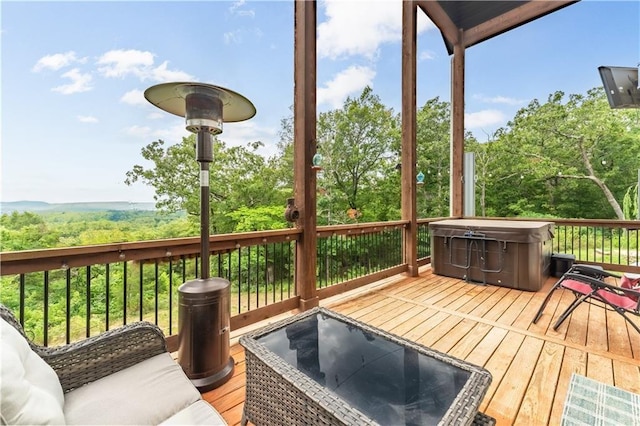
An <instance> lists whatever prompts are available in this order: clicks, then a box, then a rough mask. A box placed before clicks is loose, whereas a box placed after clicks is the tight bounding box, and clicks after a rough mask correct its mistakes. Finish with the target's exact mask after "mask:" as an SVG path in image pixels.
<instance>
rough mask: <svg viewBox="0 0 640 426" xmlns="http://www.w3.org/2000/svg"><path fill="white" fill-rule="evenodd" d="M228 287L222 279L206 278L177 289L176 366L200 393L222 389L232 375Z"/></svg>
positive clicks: (189, 282) (188, 282)
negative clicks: (221, 386)
mask: <svg viewBox="0 0 640 426" xmlns="http://www.w3.org/2000/svg"><path fill="white" fill-rule="evenodd" d="M230 287H231V286H230V283H229V281H227V280H225V279H223V278H206V279H196V280H192V281H187V282H186V283H184V284H182V285H181V286H180V288H178V297H179V312H178V315H179V331H178V342H179V343H178V363H179V364H180V366H182V369H183V370H184V372H185V374H186V375H187V377H188V378H189V379H190V380H191V382H192V383H193V384H194V386H196V388H198V390H199V391H200V392H206V391H209V390H211V389H214V388H216V387H218V386H220V385H222V384H223V383H225V382H226V381H227V380H229V379H230V378H231V376H232V375H233V369H234V364H235V363H234V360H233V358H232V357H230V356H229V331H230V318H229V310H230V300H229V299H230Z"/></svg>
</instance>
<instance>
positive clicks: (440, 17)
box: [414, 0, 460, 44]
mask: <svg viewBox="0 0 640 426" xmlns="http://www.w3.org/2000/svg"><path fill="white" fill-rule="evenodd" d="M414 3H416V4H417V5H418V6H419V7H420V9H422V11H423V12H424V13H425V14H426V15H427V16H428V17H429V19H431V22H433V23H434V24H435V26H436V27H438V28H439V29H440V31H441V32H442V34H443V35H444V37H445V38H446V39H447V40H449V43H451V44H456V43H457V42H458V39H459V37H460V32H459V31H458V27H456V25H455V24H454V23H453V21H452V20H451V18H449V15H447V12H445V11H444V9H443V8H442V6H440V3H438V2H437V1H433V0H417V1H415V2H414Z"/></svg>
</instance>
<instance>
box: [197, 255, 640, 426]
mask: <svg viewBox="0 0 640 426" xmlns="http://www.w3.org/2000/svg"><path fill="white" fill-rule="evenodd" d="M555 281H556V279H555V278H550V279H548V280H547V282H546V283H545V286H544V287H543V288H542V290H540V291H539V292H526V291H520V290H514V289H508V288H504V287H497V286H492V285H488V286H482V285H477V284H473V283H466V282H465V281H463V280H459V279H456V278H448V277H442V276H438V275H434V274H433V273H432V272H431V268H430V267H426V268H423V269H422V270H421V273H420V275H419V276H418V277H404V276H399V277H393V278H389V279H387V280H384V281H380V282H377V283H374V284H371V285H369V286H367V287H364V288H361V289H359V290H356V291H353V292H350V293H345V294H343V295H340V296H336V297H334V298H332V299H326V300H323V301H321V306H324V307H327V308H329V309H332V310H334V311H336V312H339V313H341V314H344V315H348V316H350V317H352V318H355V319H357V320H359V321H363V322H366V323H368V324H371V325H373V326H375V327H379V328H381V329H383V330H386V331H388V332H391V333H394V334H397V335H400V336H403V337H404V338H407V339H409V340H413V341H415V342H419V343H421V344H423V345H426V346H429V347H431V348H434V349H436V350H439V351H441V352H446V353H448V354H450V355H452V356H455V357H458V358H461V359H464V360H466V361H469V362H471V363H473V364H476V365H480V366H483V367H485V368H486V369H488V370H489V371H490V372H491V374H492V375H493V382H492V384H491V387H490V388H489V391H488V392H487V395H486V397H485V398H484V401H483V403H482V405H481V406H480V410H481V411H483V412H485V413H486V414H488V415H490V416H492V417H495V418H496V420H497V424H498V425H510V424H522V425H538V424H540V425H542V424H560V418H561V415H562V407H563V404H564V400H565V395H566V392H567V388H568V385H569V379H570V377H571V373H573V372H575V373H578V374H581V375H585V376H587V377H590V378H593V379H595V380H598V381H601V382H604V383H608V384H611V385H614V386H617V387H620V388H622V389H626V390H629V391H631V392H635V393H640V334H638V333H637V332H636V331H635V330H634V329H633V328H632V327H631V326H630V325H628V324H627V323H626V322H625V321H624V319H623V318H622V317H621V316H620V315H618V314H617V313H615V312H611V311H605V310H604V309H602V308H600V307H596V306H590V305H588V304H583V306H580V307H579V308H578V309H576V311H575V312H574V313H573V314H572V316H571V317H570V318H569V319H567V320H566V321H565V322H564V323H563V324H562V325H561V326H560V328H559V329H558V331H554V330H553V329H552V327H551V325H552V324H553V323H554V322H555V320H556V318H557V317H558V315H559V314H560V313H561V312H562V311H563V308H564V307H565V306H567V305H568V304H569V303H570V302H571V301H572V300H573V296H572V295H571V294H570V293H569V292H567V291H557V292H555V294H554V295H553V297H552V298H551V300H550V302H549V304H548V306H547V308H546V310H545V312H544V315H543V316H542V318H541V319H540V321H538V323H537V324H531V319H532V318H533V317H534V315H535V313H536V311H537V310H538V308H539V306H540V304H541V303H542V300H543V299H544V297H545V295H546V294H547V292H548V290H549V288H550V287H551V285H552V284H553V283H554V282H555ZM280 318H282V316H280V317H276V318H273V319H271V320H269V321H268V322H273V321H276V320H278V319H280ZM634 319H635V318H634ZM635 320H636V321H637V319H635ZM637 322H638V323H640V321H637ZM266 323H267V321H265V322H263V323H260V324H257V325H256V326H254V327H252V329H253V328H257V327H260V326H263V325H265V324H266ZM247 331H249V330H246V329H245V330H238V332H236V333H234V334H233V335H232V347H231V354H232V356H233V358H234V359H235V362H236V366H235V372H234V376H233V377H232V378H231V379H230V380H229V382H227V383H226V384H225V385H223V386H221V387H220V388H218V389H214V390H213V391H210V392H207V393H205V394H203V397H204V399H205V400H207V401H208V402H209V403H211V404H212V405H213V406H214V407H215V408H216V409H217V410H218V411H219V412H220V413H221V414H222V416H223V417H224V418H225V420H226V421H227V422H228V423H229V424H230V425H236V424H239V423H240V419H241V416H242V407H243V404H244V398H245V389H244V386H245V363H244V350H243V348H242V347H241V346H240V345H239V344H237V338H238V336H239V335H240V334H242V333H246V332H247Z"/></svg>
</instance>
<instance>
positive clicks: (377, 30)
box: [318, 0, 435, 59]
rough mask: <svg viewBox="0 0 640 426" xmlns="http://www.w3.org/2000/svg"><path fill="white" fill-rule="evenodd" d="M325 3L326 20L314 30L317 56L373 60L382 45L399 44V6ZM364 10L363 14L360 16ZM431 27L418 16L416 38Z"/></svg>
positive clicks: (337, 0)
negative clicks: (355, 56) (357, 56)
mask: <svg viewBox="0 0 640 426" xmlns="http://www.w3.org/2000/svg"><path fill="white" fill-rule="evenodd" d="M364 3H365V1H344V0H326V1H324V2H323V3H322V4H323V5H324V9H325V14H326V16H327V20H326V21H325V22H322V23H321V24H320V25H319V26H318V56H319V57H320V58H325V57H328V58H331V59H337V58H341V57H345V56H352V55H362V56H365V57H367V58H369V59H373V58H375V56H376V54H377V51H378V48H379V46H380V45H381V44H383V43H388V42H397V41H400V40H402V2H401V1H399V0H396V1H366V4H364ZM365 10H366V12H364V11H365ZM430 28H435V26H434V25H433V24H432V23H431V21H429V19H428V18H427V17H426V15H424V14H423V13H418V22H417V31H418V34H419V33H421V32H423V31H425V30H427V29H430Z"/></svg>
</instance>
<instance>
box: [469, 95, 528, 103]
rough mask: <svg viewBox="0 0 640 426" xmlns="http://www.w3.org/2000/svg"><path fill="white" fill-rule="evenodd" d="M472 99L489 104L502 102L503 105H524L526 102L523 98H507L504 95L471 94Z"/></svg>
mask: <svg viewBox="0 0 640 426" xmlns="http://www.w3.org/2000/svg"><path fill="white" fill-rule="evenodd" d="M473 99H478V100H479V101H481V102H486V103H490V104H504V105H524V104H525V103H527V101H526V100H524V99H516V98H509V97H506V96H493V97H491V96H485V95H473Z"/></svg>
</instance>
